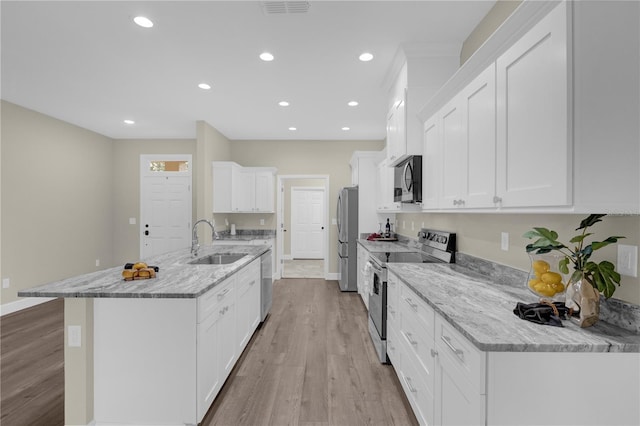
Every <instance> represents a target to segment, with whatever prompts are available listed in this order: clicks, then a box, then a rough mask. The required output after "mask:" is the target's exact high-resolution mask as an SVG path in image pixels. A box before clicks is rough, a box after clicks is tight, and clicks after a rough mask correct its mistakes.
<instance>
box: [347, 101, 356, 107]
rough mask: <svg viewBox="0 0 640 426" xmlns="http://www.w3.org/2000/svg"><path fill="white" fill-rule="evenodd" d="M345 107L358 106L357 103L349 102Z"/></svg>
mask: <svg viewBox="0 0 640 426" xmlns="http://www.w3.org/2000/svg"><path fill="white" fill-rule="evenodd" d="M347 105H349V106H358V102H357V101H350V102H349V103H348V104H347Z"/></svg>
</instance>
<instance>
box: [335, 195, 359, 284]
mask: <svg viewBox="0 0 640 426" xmlns="http://www.w3.org/2000/svg"><path fill="white" fill-rule="evenodd" d="M336 220H337V225H338V275H339V279H338V281H339V283H340V290H342V291H358V284H357V273H358V269H357V268H358V266H357V257H358V256H357V246H356V244H357V242H358V187H347V188H342V189H341V190H340V192H339V194H338V206H337V213H336Z"/></svg>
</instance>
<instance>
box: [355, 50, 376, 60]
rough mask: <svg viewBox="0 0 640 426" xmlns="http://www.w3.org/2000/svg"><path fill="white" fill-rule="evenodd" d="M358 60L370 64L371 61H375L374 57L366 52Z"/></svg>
mask: <svg viewBox="0 0 640 426" xmlns="http://www.w3.org/2000/svg"><path fill="white" fill-rule="evenodd" d="M358 59H360V60H361V61H362V62H369V61H370V60H372V59H373V55H372V54H371V53H369V52H365V53H363V54H362V55H360V56H359V57H358Z"/></svg>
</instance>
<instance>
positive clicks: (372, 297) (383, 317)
mask: <svg viewBox="0 0 640 426" xmlns="http://www.w3.org/2000/svg"><path fill="white" fill-rule="evenodd" d="M418 243H419V245H418V247H416V251H413V252H387V253H369V265H370V266H371V269H372V271H373V274H372V276H373V277H372V280H373V283H372V288H371V293H370V294H369V334H370V335H371V341H372V342H373V346H374V347H375V349H376V352H377V353H378V358H379V359H380V362H382V363H385V364H386V363H388V362H389V359H388V358H387V263H455V252H456V234H455V233H451V232H442V231H435V230H432V229H421V230H420V232H418ZM418 250H419V251H418Z"/></svg>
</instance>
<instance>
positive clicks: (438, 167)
mask: <svg viewBox="0 0 640 426" xmlns="http://www.w3.org/2000/svg"><path fill="white" fill-rule="evenodd" d="M440 138H441V135H440V128H439V127H438V120H437V118H436V117H434V118H432V119H430V120H428V121H427V122H425V124H424V138H423V142H424V154H423V155H422V208H423V209H437V208H438V203H439V198H440V184H441V182H442V158H441V141H442V140H441V139H440Z"/></svg>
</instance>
